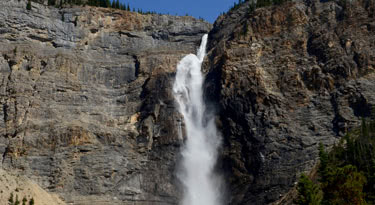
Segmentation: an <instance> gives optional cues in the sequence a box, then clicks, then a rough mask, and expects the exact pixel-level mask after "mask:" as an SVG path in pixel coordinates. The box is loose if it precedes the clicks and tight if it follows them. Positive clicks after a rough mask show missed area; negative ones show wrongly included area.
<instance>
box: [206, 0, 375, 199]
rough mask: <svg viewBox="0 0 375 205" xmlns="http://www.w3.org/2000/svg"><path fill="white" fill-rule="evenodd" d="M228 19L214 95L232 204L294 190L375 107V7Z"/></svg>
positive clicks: (244, 10) (214, 45) (321, 6)
mask: <svg viewBox="0 0 375 205" xmlns="http://www.w3.org/2000/svg"><path fill="white" fill-rule="evenodd" d="M248 6H249V5H248V4H246V3H245V4H244V5H243V6H242V7H240V8H239V9H238V10H236V11H234V12H230V13H228V14H227V15H225V16H221V17H219V19H218V20H217V21H216V22H215V25H214V28H213V30H212V31H211V32H210V34H209V35H210V38H211V39H210V40H209V42H210V51H209V61H208V62H206V65H207V66H206V69H207V70H208V75H207V76H208V78H207V80H206V87H207V88H206V93H207V97H208V99H210V100H212V101H214V102H219V103H217V107H216V109H217V110H218V111H219V114H220V116H219V118H220V121H221V129H222V132H223V136H224V148H223V152H222V166H223V167H224V170H225V171H226V173H225V174H226V178H227V179H229V180H228V184H229V190H230V192H231V195H232V196H231V198H230V199H229V201H230V204H267V203H271V202H275V201H277V200H279V202H280V203H290V201H289V202H288V201H287V200H286V197H284V196H285V194H286V192H287V191H288V190H290V189H291V188H293V186H294V184H295V182H296V181H297V177H298V176H299V175H300V173H301V172H303V171H307V170H310V169H311V168H312V167H313V166H314V164H316V160H317V152H318V151H317V146H318V144H319V142H322V143H324V144H325V145H327V146H330V145H333V144H334V143H335V142H336V141H337V140H338V139H339V138H340V136H342V135H343V134H344V132H345V131H346V130H347V129H350V128H351V127H353V126H355V125H358V122H359V120H360V118H361V117H368V116H370V115H371V111H370V110H371V107H372V106H373V105H374V104H375V97H374V96H375V75H374V72H373V71H374V68H375V29H374V28H375V23H374V22H375V19H374V4H368V3H367V4H366V3H362V2H361V1H354V3H353V4H352V5H349V4H342V3H341V4H338V3H335V2H325V3H324V2H318V1H309V2H308V3H303V2H289V3H286V4H283V5H281V6H277V7H267V8H260V9H257V10H256V11H255V12H253V13H250V12H249V9H248Z"/></svg>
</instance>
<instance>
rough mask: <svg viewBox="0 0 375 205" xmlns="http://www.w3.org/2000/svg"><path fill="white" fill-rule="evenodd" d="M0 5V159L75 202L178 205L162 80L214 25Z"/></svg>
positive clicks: (170, 115)
mask: <svg viewBox="0 0 375 205" xmlns="http://www.w3.org/2000/svg"><path fill="white" fill-rule="evenodd" d="M32 5H33V7H32V10H31V11H28V10H26V9H25V8H26V1H19V0H9V1H0V8H1V9H0V54H1V55H0V83H1V87H0V104H1V109H0V162H1V163H0V167H2V168H3V169H5V170H7V171H9V172H18V173H20V174H23V175H26V176H28V177H29V178H31V179H32V180H34V181H36V182H37V183H38V184H39V185H40V186H41V187H43V188H44V189H46V190H48V191H50V192H54V193H57V194H59V195H60V196H61V197H62V198H63V199H64V201H65V202H67V203H74V204H176V203H177V200H178V198H179V193H180V191H179V189H178V187H177V186H176V184H177V182H176V181H175V178H174V170H175V163H176V157H177V156H178V150H179V144H180V141H179V139H178V138H177V134H176V130H175V129H174V127H176V126H175V123H178V119H180V116H178V115H177V112H176V111H175V110H174V101H173V96H172V95H171V93H170V87H171V83H172V80H173V75H174V74H173V73H174V70H175V66H176V64H177V62H178V61H179V60H180V58H181V57H182V56H184V55H186V54H188V53H191V52H195V50H196V48H197V46H199V43H200V38H201V36H202V35H203V34H204V33H208V32H209V30H210V28H211V25H210V24H208V23H206V22H203V21H200V20H195V19H193V18H191V17H172V16H166V15H162V16H161V15H140V14H137V13H132V12H123V11H116V10H110V9H100V8H90V7H83V8H82V7H79V8H78V7H77V8H65V9H56V8H53V7H47V6H44V5H42V4H37V3H33V4H32Z"/></svg>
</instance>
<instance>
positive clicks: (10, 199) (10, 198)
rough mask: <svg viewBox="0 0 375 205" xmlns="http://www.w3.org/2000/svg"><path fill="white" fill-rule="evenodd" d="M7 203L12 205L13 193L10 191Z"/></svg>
mask: <svg viewBox="0 0 375 205" xmlns="http://www.w3.org/2000/svg"><path fill="white" fill-rule="evenodd" d="M8 202H9V205H13V202H14V201H13V193H10V197H9V199H8Z"/></svg>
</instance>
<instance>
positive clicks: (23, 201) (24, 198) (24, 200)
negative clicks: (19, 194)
mask: <svg viewBox="0 0 375 205" xmlns="http://www.w3.org/2000/svg"><path fill="white" fill-rule="evenodd" d="M26 202H27V199H26V196H24V197H23V199H22V205H26Z"/></svg>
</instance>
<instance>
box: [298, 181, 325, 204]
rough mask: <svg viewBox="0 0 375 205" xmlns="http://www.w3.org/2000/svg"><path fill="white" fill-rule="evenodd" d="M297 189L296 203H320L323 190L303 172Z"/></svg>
mask: <svg viewBox="0 0 375 205" xmlns="http://www.w3.org/2000/svg"><path fill="white" fill-rule="evenodd" d="M297 191H298V198H297V200H296V201H295V202H296V203H297V204H298V205H320V203H321V201H322V199H323V192H322V190H321V189H320V187H319V185H317V184H314V182H312V181H311V180H310V179H309V177H307V176H306V175H305V174H302V175H301V177H300V179H299V182H298V186H297Z"/></svg>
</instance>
